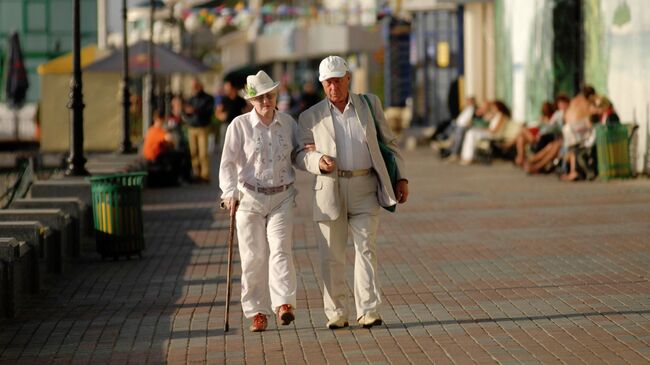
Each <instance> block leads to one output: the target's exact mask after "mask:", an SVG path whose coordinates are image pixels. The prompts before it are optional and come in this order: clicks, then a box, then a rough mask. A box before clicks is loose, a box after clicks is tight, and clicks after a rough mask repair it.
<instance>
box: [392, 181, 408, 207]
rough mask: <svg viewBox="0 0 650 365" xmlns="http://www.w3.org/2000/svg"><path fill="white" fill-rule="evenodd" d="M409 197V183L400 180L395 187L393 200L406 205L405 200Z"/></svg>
mask: <svg viewBox="0 0 650 365" xmlns="http://www.w3.org/2000/svg"><path fill="white" fill-rule="evenodd" d="M408 197H409V182H408V181H406V180H400V181H398V182H397V186H395V198H397V202H398V203H400V204H404V203H406V200H407V199H408Z"/></svg>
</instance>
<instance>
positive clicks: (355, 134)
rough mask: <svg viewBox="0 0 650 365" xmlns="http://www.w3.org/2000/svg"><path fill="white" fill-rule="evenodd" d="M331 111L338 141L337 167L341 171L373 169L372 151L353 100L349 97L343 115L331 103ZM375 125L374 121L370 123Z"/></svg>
mask: <svg viewBox="0 0 650 365" xmlns="http://www.w3.org/2000/svg"><path fill="white" fill-rule="evenodd" d="M329 104H330V111H331V112H332V121H333V123H334V135H335V140H336V152H337V156H336V157H337V158H336V165H337V167H338V169H339V170H359V169H369V168H371V167H372V160H371V158H370V151H369V150H368V141H367V140H366V133H365V131H364V130H363V127H362V126H361V122H360V121H359V117H358V116H357V113H356V111H355V107H354V104H352V99H351V98H349V97H348V103H347V105H346V106H345V109H343V113H341V111H340V110H339V109H338V108H337V107H335V106H334V104H332V103H331V102H330V103H329ZM369 123H373V121H369Z"/></svg>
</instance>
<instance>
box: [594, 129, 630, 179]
mask: <svg viewBox="0 0 650 365" xmlns="http://www.w3.org/2000/svg"><path fill="white" fill-rule="evenodd" d="M628 130H629V128H628V127H627V126H626V125H621V124H614V125H599V126H597V127H596V153H597V156H598V177H599V178H601V179H603V180H609V179H617V178H627V177H630V176H632V165H631V163H630V150H629V140H628V134H629V132H628Z"/></svg>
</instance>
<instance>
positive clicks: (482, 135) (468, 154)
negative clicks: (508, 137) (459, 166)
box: [460, 128, 492, 162]
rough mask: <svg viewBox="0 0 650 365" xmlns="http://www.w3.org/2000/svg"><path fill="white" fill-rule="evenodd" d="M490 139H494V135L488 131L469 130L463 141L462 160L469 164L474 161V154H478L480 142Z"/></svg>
mask: <svg viewBox="0 0 650 365" xmlns="http://www.w3.org/2000/svg"><path fill="white" fill-rule="evenodd" d="M490 137H492V133H490V131H489V130H487V129H479V128H472V129H470V130H468V131H467V133H465V138H464V139H463V149H462V150H461V152H460V159H461V160H462V161H468V162H470V161H472V160H474V153H475V152H476V145H477V144H478V142H479V141H480V140H482V139H486V138H490Z"/></svg>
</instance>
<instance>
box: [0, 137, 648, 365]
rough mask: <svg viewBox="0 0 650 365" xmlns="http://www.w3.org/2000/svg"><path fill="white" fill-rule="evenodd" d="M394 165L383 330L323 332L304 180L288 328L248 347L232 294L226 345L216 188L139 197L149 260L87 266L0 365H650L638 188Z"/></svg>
mask: <svg viewBox="0 0 650 365" xmlns="http://www.w3.org/2000/svg"><path fill="white" fill-rule="evenodd" d="M407 158H408V167H409V171H410V180H411V184H410V188H411V198H410V202H409V203H408V204H407V205H405V206H401V207H400V208H399V213H398V214H395V215H389V214H383V213H382V223H381V228H380V233H379V242H378V247H379V263H380V275H381V281H382V291H383V295H384V302H385V304H384V306H383V308H382V312H381V313H382V316H383V318H384V321H385V325H383V326H380V327H375V328H373V329H372V330H365V329H361V328H359V327H358V326H355V325H353V326H352V327H350V328H349V329H343V330H338V331H330V330H328V329H325V328H324V324H325V317H324V314H323V311H322V308H321V307H322V301H321V291H320V275H319V270H318V262H319V261H318V255H317V250H316V247H315V240H314V232H313V226H312V223H311V220H310V212H311V211H310V209H309V208H310V206H309V205H310V202H311V200H310V186H309V178H308V177H307V176H306V175H304V174H300V181H299V183H298V184H297V185H298V189H299V191H300V194H299V196H298V212H297V218H298V219H297V225H296V230H295V238H296V243H295V255H296V257H295V258H296V264H297V268H298V278H299V299H298V307H299V308H298V310H297V313H296V314H297V320H296V322H295V324H292V325H290V326H287V327H283V326H280V327H281V328H278V326H276V325H275V323H273V322H272V323H271V325H270V326H269V330H267V331H266V332H264V333H255V334H253V333H250V332H248V330H247V327H248V325H249V322H248V320H245V319H243V318H242V315H241V310H240V307H239V303H238V301H237V298H238V297H239V282H238V280H235V281H234V283H233V289H234V293H233V299H234V300H233V302H232V305H231V316H230V327H231V329H230V331H229V332H228V333H227V334H224V332H223V315H224V298H225V273H226V254H227V249H226V239H227V233H228V230H227V222H226V217H225V215H224V213H222V212H220V211H216V210H215V209H214V207H215V204H214V202H215V198H216V184H215V183H213V186H206V185H198V186H188V187H182V188H174V189H161V190H147V191H145V207H144V209H145V221H146V222H145V230H146V241H147V244H148V248H147V250H146V251H145V252H144V258H143V259H142V260H138V259H133V260H129V261H126V260H124V259H122V260H120V261H118V262H113V261H105V262H101V261H100V260H99V259H98V258H97V257H91V258H88V259H86V260H85V261H84V262H83V263H82V264H81V265H79V266H78V268H77V270H76V271H75V273H74V274H73V275H69V276H67V277H66V278H63V279H61V280H60V281H59V282H58V285H57V286H55V287H53V288H52V289H51V290H49V291H48V292H47V293H46V294H45V295H43V296H42V297H41V298H39V299H38V300H34V301H33V302H31V303H29V306H28V308H27V309H26V310H24V311H23V312H22V314H21V315H20V317H19V318H18V319H16V320H12V321H2V322H0V363H3V364H4V363H7V364H13V363H52V362H54V363H69V362H73V363H89V364H97V363H106V362H111V363H116V364H123V363H137V364H141V363H145V362H148V363H164V362H168V363H192V362H195V363H205V362H207V363H215V364H222V363H227V364H239V363H247V364H259V363H269V364H281V363H289V364H301V363H310V364H322V363H328V362H329V363H331V364H341V363H349V364H364V363H372V364H381V363H393V364H406V363H412V364H424V363H433V362H435V363H441V364H445V363H454V364H468V363H502V364H520V363H543V364H547V363H566V364H576V363H585V364H596V363H598V364H600V363H611V364H625V363H629V364H644V363H649V362H650V282H649V280H648V277H649V276H650V224H649V222H650V181H648V180H647V179H636V180H629V181H613V182H609V183H602V182H590V183H561V182H559V181H558V180H557V179H556V178H554V177H550V176H543V177H530V176H526V175H525V174H524V173H522V172H521V171H518V170H516V169H514V168H513V167H512V166H510V165H507V164H496V165H493V166H470V167H462V166H457V165H446V164H443V163H441V162H439V161H438V160H437V159H435V158H433V157H432V156H431V153H430V151H428V150H419V151H415V152H410V153H407ZM352 255H353V252H352V250H350V251H349V258H350V259H352ZM236 264H238V261H236ZM238 277H239V268H238V267H237V266H235V279H237V278H238ZM348 277H349V282H350V283H351V267H348Z"/></svg>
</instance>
